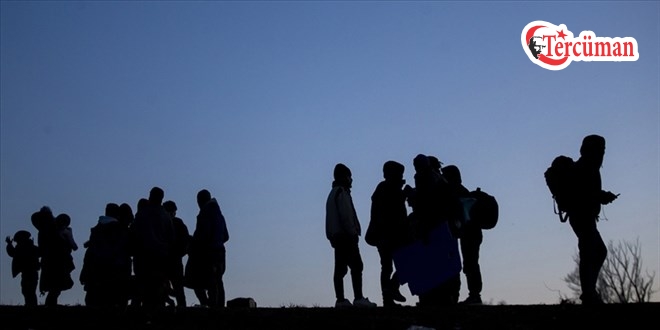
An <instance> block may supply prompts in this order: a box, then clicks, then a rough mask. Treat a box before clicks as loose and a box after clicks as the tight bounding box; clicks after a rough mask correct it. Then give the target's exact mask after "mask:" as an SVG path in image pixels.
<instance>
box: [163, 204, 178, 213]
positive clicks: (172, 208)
mask: <svg viewBox="0 0 660 330" xmlns="http://www.w3.org/2000/svg"><path fill="white" fill-rule="evenodd" d="M163 208H164V209H165V211H166V212H167V213H168V214H171V215H172V216H174V215H175V214H176V210H177V208H176V203H174V201H167V202H165V203H163Z"/></svg>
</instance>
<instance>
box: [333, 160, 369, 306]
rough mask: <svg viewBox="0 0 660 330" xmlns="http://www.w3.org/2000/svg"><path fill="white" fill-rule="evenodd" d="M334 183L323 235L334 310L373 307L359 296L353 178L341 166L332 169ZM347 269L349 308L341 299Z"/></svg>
mask: <svg viewBox="0 0 660 330" xmlns="http://www.w3.org/2000/svg"><path fill="white" fill-rule="evenodd" d="M333 176H334V181H333V182H332V190H331V191H330V194H329V195H328V200H327V202H326V213H325V234H326V237H327V238H328V240H329V241H330V244H331V245H332V247H333V248H334V249H335V270H334V275H333V282H334V287H335V296H336V297H337V301H336V302H335V307H349V306H352V305H354V306H358V307H375V306H376V304H375V303H372V302H371V301H369V299H368V298H366V297H364V295H363V294H362V270H363V267H364V266H363V264H362V257H361V256H360V249H359V247H358V242H359V237H360V235H361V231H362V229H361V227H360V222H359V221H358V217H357V213H356V212H355V207H354V206H353V199H352V197H351V186H352V183H353V178H352V177H351V170H350V169H349V168H348V167H346V165H344V164H341V163H340V164H337V165H335V169H334V173H333ZM348 268H350V269H351V282H352V284H353V295H354V300H353V304H352V305H351V302H350V301H348V299H346V297H345V296H344V276H346V274H347V273H348Z"/></svg>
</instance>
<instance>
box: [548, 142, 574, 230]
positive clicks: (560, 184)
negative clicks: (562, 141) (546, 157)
mask: <svg viewBox="0 0 660 330" xmlns="http://www.w3.org/2000/svg"><path fill="white" fill-rule="evenodd" d="M574 168H575V162H574V161H573V159H572V158H571V157H568V156H563V155H562V156H557V157H555V159H554V160H553V161H552V164H551V165H550V167H548V169H547V170H546V171H545V173H544V176H545V183H546V185H547V186H548V189H550V193H551V194H552V199H553V200H554V202H553V204H554V205H553V208H554V212H555V214H557V215H559V220H560V221H561V222H566V220H568V214H567V212H569V211H570V210H571V208H572V207H573V204H574V189H573V187H572V184H573V182H574V179H575V178H574V174H573V173H574Z"/></svg>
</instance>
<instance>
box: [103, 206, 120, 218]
mask: <svg viewBox="0 0 660 330" xmlns="http://www.w3.org/2000/svg"><path fill="white" fill-rule="evenodd" d="M119 214H120V213H119V205H117V204H115V203H108V204H106V205H105V215H106V216H108V217H111V218H115V219H117V220H119Z"/></svg>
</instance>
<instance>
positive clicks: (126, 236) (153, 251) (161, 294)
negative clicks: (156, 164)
mask: <svg viewBox="0 0 660 330" xmlns="http://www.w3.org/2000/svg"><path fill="white" fill-rule="evenodd" d="M164 195H165V194H164V191H163V190H162V189H161V188H159V187H154V188H152V189H151V191H150V193H149V198H148V199H146V198H143V199H140V200H139V202H138V204H137V212H136V213H135V214H133V210H132V208H131V207H130V205H129V204H127V203H123V204H121V205H118V204H116V203H108V204H107V205H106V207H105V212H104V215H101V216H99V219H98V223H97V224H96V225H95V226H94V227H93V228H91V230H90V235H89V240H88V241H86V242H85V243H84V244H83V246H84V248H85V249H86V251H85V256H84V259H83V265H82V269H81V271H80V283H81V285H83V287H84V290H85V305H87V306H96V307H126V306H128V305H129V304H130V305H131V306H143V307H145V308H147V309H156V308H159V307H164V306H166V305H172V306H173V305H175V302H174V300H173V299H172V298H170V297H174V298H175V299H176V306H186V298H185V294H184V287H187V288H190V289H193V290H194V292H195V295H196V296H197V298H198V299H199V302H200V305H202V306H208V307H223V306H224V305H225V292H224V284H223V280H222V277H223V275H224V273H225V265H226V261H225V243H226V242H227V241H228V240H229V233H228V231H227V225H226V222H225V218H224V216H223V214H222V211H221V210H220V206H219V205H218V202H217V200H216V199H215V198H212V196H211V193H210V192H209V191H208V190H201V191H199V192H198V194H197V204H198V206H199V213H198V215H197V222H196V227H195V231H194V233H193V235H192V236H191V235H190V234H189V231H188V228H187V227H186V225H185V224H184V222H183V221H182V220H181V219H180V218H178V217H176V211H177V207H176V203H175V202H173V201H166V202H164V203H163V198H164ZM31 220H32V224H33V225H34V227H35V228H36V229H37V231H38V234H37V245H35V244H34V242H33V240H32V238H31V235H30V233H29V232H28V231H25V230H21V231H18V232H17V233H16V234H15V235H14V238H13V240H12V239H11V238H10V237H7V238H6V243H7V253H8V254H9V255H10V256H11V257H12V258H13V260H12V275H13V276H14V277H16V276H18V275H19V274H21V292H22V294H23V296H24V298H25V305H26V306H36V305H37V296H36V291H37V285H38V286H39V288H38V289H39V291H40V292H41V293H42V294H46V301H45V305H47V306H55V305H57V303H58V297H59V296H60V294H61V293H62V291H65V290H69V289H71V288H72V287H73V285H74V281H73V279H72V278H71V272H72V271H73V270H74V269H75V266H74V263H73V258H72V256H71V252H72V251H75V250H77V249H78V245H77V244H76V242H75V240H74V239H73V233H72V230H71V227H70V223H71V218H70V217H69V216H68V215H66V214H60V215H58V216H57V217H54V216H53V213H52V211H51V209H50V208H49V207H47V206H44V207H42V208H41V209H40V210H39V211H37V212H35V213H33V214H32V218H31ZM14 243H15V245H14ZM186 255H188V261H187V263H186V265H185V268H184V265H183V257H184V256H186ZM39 271H41V275H39Z"/></svg>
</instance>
